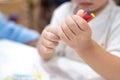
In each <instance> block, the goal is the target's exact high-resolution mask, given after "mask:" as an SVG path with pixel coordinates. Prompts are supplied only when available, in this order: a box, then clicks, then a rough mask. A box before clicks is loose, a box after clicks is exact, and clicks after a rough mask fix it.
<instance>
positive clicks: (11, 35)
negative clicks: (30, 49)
mask: <svg viewBox="0 0 120 80" xmlns="http://www.w3.org/2000/svg"><path fill="white" fill-rule="evenodd" d="M0 38H6V39H10V40H14V41H17V42H21V43H28V42H31V41H34V40H36V39H38V38H39V33H38V32H37V31H34V30H30V29H27V28H25V27H24V26H22V25H18V24H16V23H14V22H11V21H8V20H7V19H6V18H5V17H4V15H3V14H2V13H0Z"/></svg>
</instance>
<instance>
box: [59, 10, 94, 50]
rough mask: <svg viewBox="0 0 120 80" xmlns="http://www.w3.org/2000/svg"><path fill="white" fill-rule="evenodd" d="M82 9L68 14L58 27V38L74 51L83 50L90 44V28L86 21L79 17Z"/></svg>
mask: <svg viewBox="0 0 120 80" xmlns="http://www.w3.org/2000/svg"><path fill="white" fill-rule="evenodd" d="M82 12H83V11H79V12H78V13H77V15H73V16H69V17H68V18H67V19H66V20H65V22H63V24H62V25H61V26H60V27H59V36H60V38H61V39H62V40H63V41H64V42H65V43H67V44H68V45H69V46H70V47H72V48H73V49H75V50H76V51H79V52H81V51H85V50H86V49H88V48H89V47H90V44H91V41H92V40H91V29H90V27H89V25H88V23H87V22H86V21H85V20H84V19H83V18H81V17H80V16H82V14H83V13H82ZM79 15H80V16H79Z"/></svg>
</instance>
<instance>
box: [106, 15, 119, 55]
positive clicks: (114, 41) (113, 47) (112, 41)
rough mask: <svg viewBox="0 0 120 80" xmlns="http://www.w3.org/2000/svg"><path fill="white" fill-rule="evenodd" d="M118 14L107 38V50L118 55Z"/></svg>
mask: <svg viewBox="0 0 120 80" xmlns="http://www.w3.org/2000/svg"><path fill="white" fill-rule="evenodd" d="M119 18H120V16H117V19H116V20H115V22H114V23H113V25H112V27H111V29H110V33H109V36H108V40H107V47H106V49H107V51H109V52H110V53H111V54H113V55H115V56H119V57H120V20H119Z"/></svg>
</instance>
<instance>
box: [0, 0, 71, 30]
mask: <svg viewBox="0 0 120 80" xmlns="http://www.w3.org/2000/svg"><path fill="white" fill-rule="evenodd" d="M66 1H69V0H0V10H1V12H2V13H3V14H4V15H5V16H6V17H7V18H8V19H9V20H12V21H15V22H16V23H19V24H22V25H24V26H27V27H29V28H31V29H35V30H37V31H39V32H41V31H42V30H43V28H44V27H45V26H46V25H47V24H49V22H50V19H51V16H52V13H53V10H54V9H55V8H56V7H58V6H59V5H60V4H62V3H63V2H66Z"/></svg>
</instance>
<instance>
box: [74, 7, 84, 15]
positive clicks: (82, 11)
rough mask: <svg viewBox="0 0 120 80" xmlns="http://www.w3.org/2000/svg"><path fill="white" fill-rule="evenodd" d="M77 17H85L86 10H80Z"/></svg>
mask: <svg viewBox="0 0 120 80" xmlns="http://www.w3.org/2000/svg"><path fill="white" fill-rule="evenodd" d="M76 15H78V16H80V17H83V15H84V10H82V9H80V10H79V11H78V12H77V14H76Z"/></svg>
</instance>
